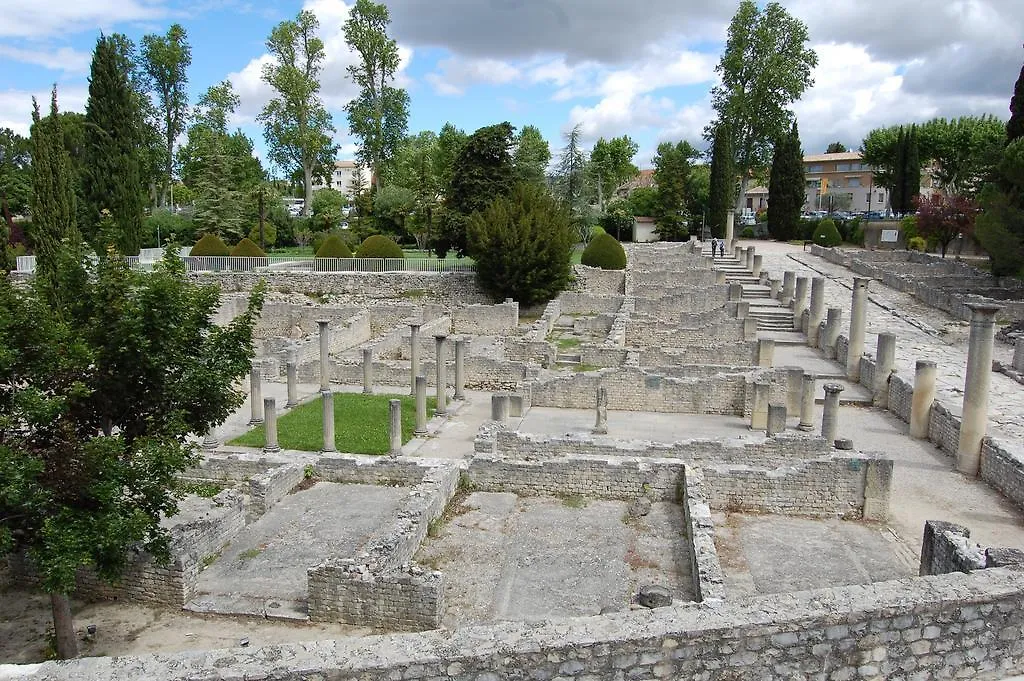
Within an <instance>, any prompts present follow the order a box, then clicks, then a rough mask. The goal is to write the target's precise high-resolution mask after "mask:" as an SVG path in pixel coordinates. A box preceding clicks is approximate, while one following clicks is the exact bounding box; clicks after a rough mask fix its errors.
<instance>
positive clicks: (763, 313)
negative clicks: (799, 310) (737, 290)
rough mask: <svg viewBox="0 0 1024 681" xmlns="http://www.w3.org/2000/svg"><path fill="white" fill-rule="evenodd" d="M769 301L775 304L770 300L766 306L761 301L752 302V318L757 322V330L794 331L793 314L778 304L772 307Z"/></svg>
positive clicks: (765, 302) (766, 301)
mask: <svg viewBox="0 0 1024 681" xmlns="http://www.w3.org/2000/svg"><path fill="white" fill-rule="evenodd" d="M744 293H745V292H744ZM744 297H746V295H744ZM769 301H770V302H775V301H771V299H768V300H765V301H764V304H762V303H761V301H756V302H755V301H751V303H750V316H751V317H753V318H754V319H756V320H757V330H758V331H792V330H793V312H792V311H791V310H790V309H789V308H788V307H782V306H781V305H779V304H778V303H776V304H775V305H771V304H770V302H769Z"/></svg>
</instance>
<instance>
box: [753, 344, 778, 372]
mask: <svg viewBox="0 0 1024 681" xmlns="http://www.w3.org/2000/svg"><path fill="white" fill-rule="evenodd" d="M774 362H775V341H773V340H771V339H768V338H762V339H760V340H759V341H757V366H759V367H770V366H773V364H774Z"/></svg>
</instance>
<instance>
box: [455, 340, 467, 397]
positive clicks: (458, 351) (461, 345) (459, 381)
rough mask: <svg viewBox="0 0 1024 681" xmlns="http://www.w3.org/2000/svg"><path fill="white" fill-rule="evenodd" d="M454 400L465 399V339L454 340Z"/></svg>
mask: <svg viewBox="0 0 1024 681" xmlns="http://www.w3.org/2000/svg"><path fill="white" fill-rule="evenodd" d="M455 399H456V400H464V399H466V339H465V338H456V339H455Z"/></svg>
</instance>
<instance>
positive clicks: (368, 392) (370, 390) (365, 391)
mask: <svg viewBox="0 0 1024 681" xmlns="http://www.w3.org/2000/svg"><path fill="white" fill-rule="evenodd" d="M363 394H364V395H372V394H373V388H363ZM414 397H415V396H414Z"/></svg>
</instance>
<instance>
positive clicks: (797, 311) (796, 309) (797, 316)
mask: <svg viewBox="0 0 1024 681" xmlns="http://www.w3.org/2000/svg"><path fill="white" fill-rule="evenodd" d="M806 309H807V277H797V278H796V289H795V290H794V292H793V328H794V329H796V330H797V331H801V330H802V329H803V327H804V310H806Z"/></svg>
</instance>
